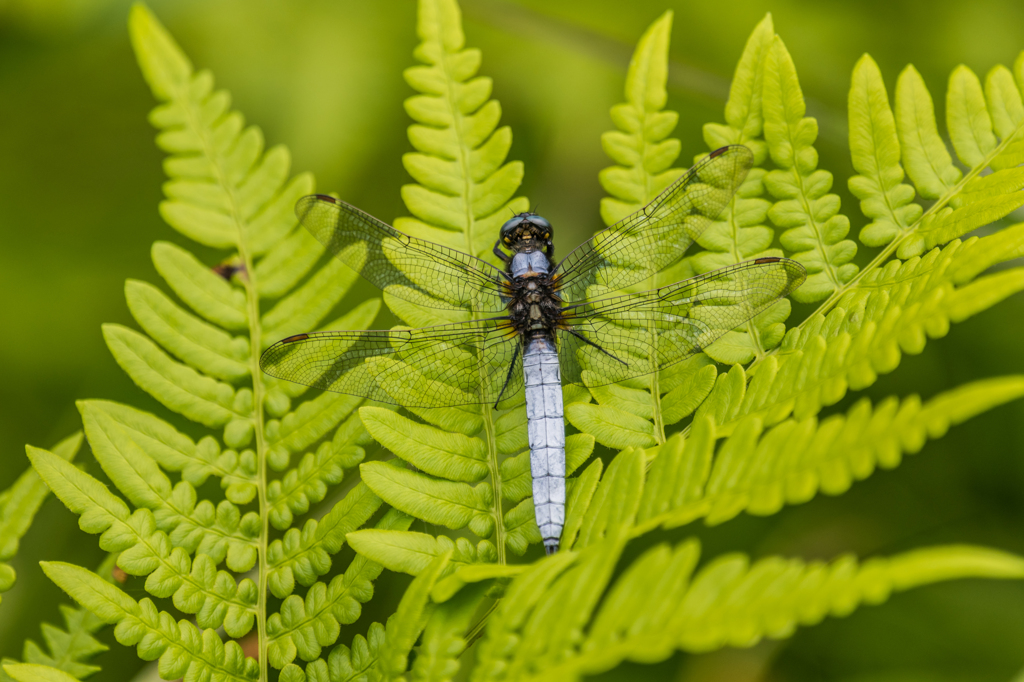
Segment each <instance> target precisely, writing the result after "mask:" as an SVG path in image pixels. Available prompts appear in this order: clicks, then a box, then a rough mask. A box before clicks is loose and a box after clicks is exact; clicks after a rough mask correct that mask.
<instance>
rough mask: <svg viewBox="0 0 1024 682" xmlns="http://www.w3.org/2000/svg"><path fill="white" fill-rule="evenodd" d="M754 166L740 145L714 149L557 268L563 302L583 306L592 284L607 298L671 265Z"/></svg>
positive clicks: (726, 202) (698, 234)
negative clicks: (579, 303) (645, 203)
mask: <svg viewBox="0 0 1024 682" xmlns="http://www.w3.org/2000/svg"><path fill="white" fill-rule="evenodd" d="M753 163H754V156H753V154H752V153H751V152H750V150H749V149H747V148H746V147H744V146H742V145H733V146H730V147H722V148H721V149H717V150H715V151H713V152H711V154H710V155H708V156H707V157H705V158H704V159H703V160H701V161H700V163H698V164H696V165H695V166H694V167H693V168H691V169H690V170H689V171H687V172H686V173H684V174H683V175H682V176H681V177H680V178H679V179H678V180H676V181H675V182H673V183H672V184H671V185H669V186H668V187H667V188H666V189H665V191H663V192H662V193H661V194H659V195H658V196H657V197H656V198H655V199H654V201H652V202H651V203H649V204H647V206H644V207H643V208H642V209H641V210H639V211H637V212H636V213H634V214H633V215H631V216H628V217H626V218H624V219H622V220H621V221H619V222H618V223H615V224H614V225H612V226H611V227H608V228H607V229H605V230H602V231H601V232H598V233H597V234H596V235H594V236H593V237H592V238H591V239H589V240H588V241H586V242H583V244H581V245H580V246H578V247H577V248H576V249H575V250H573V251H572V253H570V254H569V255H568V256H566V257H565V258H564V259H563V260H562V262H561V263H559V264H558V269H557V270H556V272H557V273H559V274H558V280H557V281H558V283H559V287H560V289H561V292H562V298H563V300H566V301H570V302H574V303H575V302H580V301H584V300H586V299H587V298H588V292H587V290H588V288H589V287H591V286H592V285H595V284H597V285H601V287H603V290H605V291H607V293H609V294H611V293H614V292H615V291H618V290H621V289H625V288H626V287H629V286H632V285H634V284H637V283H638V282H642V281H643V280H645V279H648V278H649V277H651V276H653V275H655V274H657V273H658V272H661V271H662V270H664V269H665V268H667V267H669V266H671V265H672V264H674V263H675V262H676V261H678V260H679V259H680V258H681V257H682V256H683V253H684V252H685V251H686V249H688V248H689V247H690V245H691V244H693V242H694V241H695V240H696V239H697V238H698V237H699V236H700V234H701V233H702V232H703V231H704V230H705V229H706V228H707V226H708V225H710V224H711V222H712V221H714V220H715V219H716V218H717V217H718V216H719V214H720V213H721V212H722V210H723V209H724V208H725V207H726V206H727V205H728V203H729V201H731V200H732V196H733V194H735V192H736V190H737V189H738V188H739V186H740V184H741V183H742V182H743V179H744V178H745V177H746V176H747V171H749V170H750V168H751V166H752V165H753ZM590 297H593V296H590Z"/></svg>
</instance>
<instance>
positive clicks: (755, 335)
mask: <svg viewBox="0 0 1024 682" xmlns="http://www.w3.org/2000/svg"><path fill="white" fill-rule="evenodd" d="M737 200H738V199H737V196H736V195H735V194H733V195H732V198H731V199H729V231H730V232H731V233H732V238H731V239H730V240H729V255H730V256H732V262H733V263H739V262H741V261H743V260H745V258H746V257H745V256H744V255H743V254H742V253H741V252H740V248H739V243H740V229H741V228H740V226H739V225H738V224H737V223H736V201H737ZM746 327H747V334H748V335H749V336H750V339H751V341H752V342H753V343H752V345H753V346H754V361H755V362H756V361H758V360H761V359H762V358H764V354H765V351H764V346H763V344H762V343H761V330H759V329H758V328H757V325H756V324H754V320H747V324H746Z"/></svg>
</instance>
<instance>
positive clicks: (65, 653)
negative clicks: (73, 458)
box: [0, 434, 115, 682]
mask: <svg viewBox="0 0 1024 682" xmlns="http://www.w3.org/2000/svg"><path fill="white" fill-rule="evenodd" d="M79 440H81V438H80V434H79ZM59 447H60V446H58V447H56V448H54V450H58V449H59ZM114 559H115V556H114V555H109V556H108V557H107V558H106V560H104V561H103V563H102V564H101V565H100V567H99V569H98V571H99V574H100V575H105V576H108V579H112V569H113V567H114ZM60 613H61V617H62V618H63V620H64V628H63V629H61V628H59V627H57V626H54V625H50V624H49V623H43V624H42V625H41V627H40V630H41V631H42V635H43V642H44V644H45V649H44V648H43V647H41V646H40V645H38V644H36V643H35V642H34V641H32V640H31V639H26V640H25V645H24V648H23V651H22V654H21V657H22V660H23V661H24V662H25V663H26V664H31V665H37V666H44V667H46V668H47V669H55V670H58V671H62V672H64V673H67V674H69V675H72V676H73V677H74V678H75V679H85V678H87V677H89V676H91V675H93V674H94V673H96V672H99V670H100V668H99V667H98V666H95V665H91V664H89V663H88V662H87V661H88V660H89V659H91V658H92V657H93V656H95V655H96V654H98V653H101V652H103V651H106V650H107V646H106V645H105V644H103V643H102V642H100V641H99V640H98V639H96V637H95V634H96V632H97V631H99V630H100V629H101V628H102V627H104V625H105V623H104V622H103V621H102V620H100V619H99V618H97V617H96V616H95V615H93V614H92V613H91V612H90V611H88V610H87V609H83V608H72V607H71V606H67V605H65V604H61V605H60ZM12 663H16V661H14V660H13V659H7V658H5V659H3V661H2V664H3V665H0V682H11V680H12V679H16V678H12V677H10V676H9V675H8V674H5V672H4V670H5V668H6V667H7V666H8V665H10V664H12Z"/></svg>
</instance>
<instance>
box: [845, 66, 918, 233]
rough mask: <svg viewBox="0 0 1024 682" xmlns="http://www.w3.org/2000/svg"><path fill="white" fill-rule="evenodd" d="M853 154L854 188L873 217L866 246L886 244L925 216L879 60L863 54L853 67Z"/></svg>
mask: <svg viewBox="0 0 1024 682" xmlns="http://www.w3.org/2000/svg"><path fill="white" fill-rule="evenodd" d="M849 116H850V155H851V157H852V159H853V167H854V168H856V169H857V172H858V173H859V175H855V176H853V177H852V178H850V180H849V186H850V192H852V193H853V194H854V196H856V197H857V198H858V199H860V210H861V212H863V213H864V215H866V216H867V217H868V218H871V220H872V222H871V223H869V224H867V225H865V226H864V228H863V229H862V230H861V232H860V240H861V241H862V242H863V243H864V244H866V245H867V246H883V245H885V244H888V243H889V242H891V241H892V240H893V239H895V238H896V236H897V235H899V234H900V233H901V232H905V231H906V230H908V229H909V228H910V226H911V225H913V224H914V223H915V222H916V221H917V219H918V218H920V217H921V214H922V213H923V209H922V208H921V206H920V205H918V204H915V203H913V200H914V188H913V187H911V186H910V185H908V184H905V183H904V182H903V178H904V174H903V167H902V166H900V141H899V138H898V137H897V135H896V119H895V117H894V116H893V113H892V110H891V109H890V108H889V97H888V95H887V94H886V92H885V83H884V82H883V81H882V73H881V71H879V69H878V65H877V64H875V61H874V60H873V59H872V58H871V57H870V56H869V55H864V56H863V57H861V58H860V60H859V61H858V62H857V65H856V66H854V67H853V78H852V82H851V84H850V102H849Z"/></svg>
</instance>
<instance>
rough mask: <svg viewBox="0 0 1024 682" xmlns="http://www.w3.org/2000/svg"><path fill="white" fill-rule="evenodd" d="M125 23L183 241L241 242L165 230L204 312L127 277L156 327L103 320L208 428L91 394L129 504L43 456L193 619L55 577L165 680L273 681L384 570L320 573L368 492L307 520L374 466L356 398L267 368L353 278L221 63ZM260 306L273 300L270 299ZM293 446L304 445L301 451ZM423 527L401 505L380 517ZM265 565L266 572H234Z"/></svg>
mask: <svg viewBox="0 0 1024 682" xmlns="http://www.w3.org/2000/svg"><path fill="white" fill-rule="evenodd" d="M130 23H131V26H130V27H131V33H132V40H133V44H134V46H135V48H136V52H137V53H138V55H139V62H140V65H141V66H142V69H143V73H144V75H145V76H146V79H147V81H148V82H149V84H150V86H151V87H152V89H153V92H154V94H155V95H156V96H157V98H158V99H160V100H161V101H163V102H164V103H163V104H162V105H161V106H159V107H158V108H157V109H156V110H155V111H154V112H153V115H152V117H151V120H152V122H153V123H154V125H156V126H157V127H158V128H160V129H161V131H162V132H161V133H160V135H159V137H158V144H159V145H160V147H161V148H163V149H164V150H165V151H167V152H169V154H170V157H169V158H168V160H167V162H166V164H165V168H166V170H167V172H168V174H169V175H170V177H171V180H170V181H169V182H168V183H167V185H166V186H165V191H166V194H167V197H168V199H167V201H165V202H164V203H163V204H162V205H161V213H162V215H163V216H164V218H165V219H166V220H167V222H168V223H170V224H171V226H172V227H174V228H175V229H177V230H178V231H179V232H181V233H182V234H183V235H185V236H186V237H189V238H191V239H193V240H194V241H197V242H199V243H200V244H203V245H205V246H207V247H212V248H215V249H224V250H227V252H228V253H227V258H226V259H225V260H224V261H223V263H222V264H221V265H219V266H218V267H216V268H213V269H211V268H210V267H209V266H208V265H205V264H203V263H202V262H200V260H199V259H198V258H197V257H196V256H194V255H193V254H191V253H190V252H189V251H187V250H186V249H184V248H182V247H180V246H177V245H173V244H169V243H163V242H158V243H157V244H156V245H155V246H154V248H153V261H154V264H155V265H156V268H157V271H158V272H159V273H160V274H161V275H162V276H163V277H164V279H165V281H166V283H167V284H168V286H169V287H170V289H171V290H172V291H173V292H174V293H175V294H176V295H177V298H178V299H179V300H180V301H181V302H182V303H184V304H185V305H186V306H188V308H190V309H191V310H189V309H187V308H185V307H182V305H180V304H179V303H177V302H175V301H174V300H173V299H172V298H171V297H170V296H168V295H167V294H165V293H163V292H162V291H161V290H160V289H159V288H158V287H155V286H152V285H150V284H147V283H144V282H135V281H129V282H128V283H127V285H126V288H125V289H126V297H127V299H128V305H129V309H130V310H131V312H132V314H133V316H134V317H135V319H136V321H137V322H138V323H139V325H140V326H141V327H142V329H143V330H144V331H145V332H146V333H145V334H142V333H139V332H136V331H133V330H131V329H128V328H125V327H120V326H116V325H108V326H106V327H105V328H104V336H105V338H106V339H107V343H108V345H109V347H110V349H111V352H112V353H113V354H114V357H115V358H116V359H117V361H118V363H119V364H120V365H121V367H122V368H123V369H124V370H125V371H126V372H127V373H128V374H129V376H131V378H132V379H133V380H134V381H135V383H136V384H138V385H139V386H140V387H141V388H143V389H144V390H146V391H147V392H148V393H150V394H151V395H152V396H153V397H154V398H156V399H157V400H158V401H160V402H161V403H162V404H163V405H165V406H166V407H167V408H169V409H170V410H172V411H176V412H178V413H180V414H182V415H183V416H185V417H187V418H188V419H190V420H192V421H194V422H196V423H198V424H200V425H202V426H205V427H206V428H207V429H208V430H209V432H208V434H207V435H205V436H203V437H202V438H201V439H200V440H198V441H194V440H193V439H191V438H189V437H188V436H186V435H184V434H182V433H180V432H179V431H177V430H176V429H174V428H173V427H172V426H171V425H170V424H168V423H167V422H166V421H164V420H162V419H161V418H159V417H157V416H156V415H153V414H149V413H146V412H142V411H140V410H138V409H135V408H132V407H129V406H127V405H120V404H116V403H111V402H107V401H97V400H91V401H83V402H81V403H80V406H79V407H80V410H81V413H82V418H83V422H84V423H85V429H86V435H87V437H88V438H89V442H90V445H91V446H92V449H93V452H94V454H95V456H96V459H97V461H98V462H99V463H100V465H101V466H102V467H103V469H104V472H105V473H106V474H107V476H109V478H110V479H111V481H112V482H113V483H114V484H115V485H116V486H117V488H118V490H119V491H120V492H122V493H123V494H124V495H125V496H126V497H127V499H128V501H129V502H130V503H131V505H132V506H133V507H134V508H135V509H134V511H133V510H132V509H131V508H130V507H129V506H128V505H127V504H125V502H124V501H122V500H121V499H120V498H119V497H117V496H116V495H114V494H112V493H111V492H110V491H108V490H107V489H106V488H105V487H104V486H103V485H102V484H100V483H99V482H98V481H96V480H95V479H94V478H92V477H91V476H89V475H88V474H86V473H84V472H81V471H79V470H77V469H75V468H74V467H71V466H70V465H68V464H67V463H66V462H64V461H63V460H62V459H60V458H59V457H56V456H54V455H51V454H49V453H45V452H36V453H31V454H30V456H31V457H32V459H33V463H34V465H35V467H36V470H37V471H38V472H39V473H40V475H41V476H42V477H43V478H44V480H46V482H47V483H48V484H49V486H50V487H51V488H52V489H53V490H54V491H55V492H56V494H57V495H58V497H60V498H61V500H62V501H63V502H64V503H65V505H67V506H68V507H69V508H70V509H71V510H72V511H74V512H76V513H78V514H80V515H81V516H82V518H81V521H80V524H81V526H82V528H83V529H84V530H86V531H87V532H92V533H102V535H101V538H100V544H101V546H103V547H104V548H105V549H107V550H109V551H114V552H119V553H120V554H119V556H118V565H119V566H120V567H121V568H122V569H124V571H125V572H127V573H128V574H129V575H135V576H145V577H146V582H145V588H146V591H148V592H149V593H150V594H151V595H152V596H153V597H154V598H156V599H157V600H163V599H166V598H171V602H170V604H173V607H174V609H176V610H177V611H179V612H181V613H184V614H194V618H195V623H196V625H193V624H192V623H191V622H190V621H189V620H181V621H178V622H177V623H176V622H175V617H174V616H173V615H172V613H171V612H169V611H167V610H161V609H162V608H163V607H161V606H159V605H158V604H160V603H162V602H154V601H152V600H151V599H150V598H145V599H142V600H141V601H136V600H135V599H133V598H131V597H129V596H128V595H127V594H125V593H124V592H122V591H121V590H120V589H119V588H117V587H116V586H113V585H109V584H107V583H105V582H103V581H102V580H101V579H100V578H99V577H98V576H96V575H95V574H93V573H91V572H89V571H87V570H85V569H82V568H78V567H74V566H71V565H67V564H57V563H51V564H47V565H46V566H45V570H46V571H47V574H48V575H49V576H50V577H51V578H52V579H53V580H54V581H55V582H57V584H59V585H60V586H61V587H62V588H64V589H65V590H66V591H67V592H68V593H69V594H71V596H72V597H74V598H75V599H76V600H78V601H79V602H80V603H82V604H83V605H85V606H86V607H87V608H89V609H90V610H92V611H93V612H94V613H96V614H97V615H99V616H100V617H101V618H102V619H103V620H105V621H106V622H108V623H116V624H117V626H118V627H117V629H116V631H115V634H116V636H117V637H118V640H119V641H120V642H121V643H123V644H128V645H136V644H137V645H138V647H139V653H140V655H141V656H142V657H143V658H147V659H150V658H156V657H159V658H160V668H161V674H162V675H163V676H164V677H165V678H167V679H172V678H175V677H181V676H182V675H186V676H190V677H191V676H197V677H207V676H211V675H212V676H214V677H219V678H222V679H238V680H244V679H266V678H267V672H266V670H267V665H268V664H269V665H272V666H275V667H278V668H280V667H283V666H284V665H286V664H288V663H289V662H290V661H291V660H293V659H294V658H295V657H296V656H302V657H303V658H305V659H307V660H315V659H316V658H318V657H319V656H320V653H321V648H322V647H323V646H329V645H331V644H333V643H334V642H335V640H336V639H337V637H338V634H339V624H340V623H350V622H353V621H355V620H356V619H357V618H358V617H359V613H360V610H361V609H360V604H361V603H362V602H365V601H367V600H368V599H369V598H370V597H371V596H372V594H373V590H372V581H373V580H374V579H375V578H376V577H377V575H378V574H379V573H380V571H381V567H380V566H379V565H378V564H374V563H373V562H370V561H368V560H366V559H363V558H361V557H360V558H357V559H356V560H355V561H353V562H352V563H351V564H350V566H349V567H348V570H346V571H345V572H344V573H343V574H339V575H337V576H335V577H334V578H333V579H332V580H331V581H330V582H329V583H326V582H322V581H320V580H319V578H320V576H322V575H324V574H326V573H327V572H328V571H329V570H330V569H331V566H332V556H333V555H334V554H336V553H337V552H338V551H339V550H340V548H341V546H342V544H343V543H344V539H345V534H346V533H347V532H349V531H351V530H353V529H355V528H358V527H359V526H361V525H363V524H364V523H365V522H366V521H367V520H368V519H369V518H370V517H371V516H372V515H373V514H374V513H375V512H376V510H377V509H378V507H379V506H380V503H381V502H380V498H378V497H377V496H376V495H374V494H373V493H372V492H370V491H369V489H367V488H366V486H365V485H362V484H360V485H357V486H356V487H355V488H353V489H351V490H350V491H349V492H348V494H347V495H345V496H344V497H343V498H342V499H340V500H339V501H337V502H336V504H334V507H333V509H332V510H331V511H330V512H329V513H328V514H327V515H326V516H324V517H323V518H321V519H320V520H319V521H317V520H312V519H310V520H308V521H306V522H305V524H304V525H303V526H302V527H301V528H297V527H292V526H293V523H294V521H295V517H296V516H301V515H303V514H305V513H306V512H308V511H309V510H310V507H311V505H314V504H317V503H319V502H320V501H322V500H324V499H325V497H326V496H327V491H328V488H329V487H331V486H336V485H337V484H338V483H340V482H341V480H342V478H343V476H344V475H345V472H346V470H352V469H354V467H355V466H356V465H357V464H359V463H360V462H361V461H362V459H363V457H364V450H363V448H362V446H365V445H368V444H369V443H370V442H371V441H370V440H369V438H368V436H367V434H366V431H365V430H364V428H363V426H362V423H361V421H360V420H359V418H358V415H356V414H355V412H354V411H355V409H356V407H357V406H358V404H359V402H360V401H359V400H358V399H355V398H352V397H350V396H341V395H336V394H326V395H315V396H305V395H304V392H305V391H304V389H303V388H302V387H298V386H295V385H293V384H283V383H280V382H275V381H273V380H272V379H269V378H267V377H265V376H264V375H263V374H262V373H261V372H260V371H259V369H258V358H259V354H260V352H261V351H262V349H263V348H264V347H266V346H267V345H269V344H270V343H272V342H273V341H275V340H277V339H278V338H279V337H280V336H283V335H286V334H289V333H294V332H296V331H299V330H305V329H309V328H311V327H315V326H316V325H318V324H320V323H321V322H322V321H323V319H324V318H325V317H326V316H327V315H328V314H329V313H330V311H331V309H332V308H333V307H334V306H335V304H337V303H338V301H340V299H341V298H342V297H343V296H344V295H345V293H346V292H347V291H348V289H349V288H350V286H351V284H352V282H353V281H354V280H355V277H356V275H355V273H353V272H352V271H351V270H350V269H348V268H346V267H345V266H344V265H343V264H341V263H340V262H338V261H336V260H330V261H328V262H327V263H326V264H325V265H323V266H322V267H319V268H317V267H315V266H316V263H317V261H318V260H319V259H320V258H321V255H322V249H321V248H320V246H319V245H318V244H317V243H316V241H315V240H313V239H312V237H311V236H310V235H309V234H308V233H307V232H306V231H305V230H303V229H301V228H299V227H298V226H297V221H296V220H295V218H294V213H293V207H294V204H295V201H296V200H297V199H298V198H299V197H300V196H302V195H305V194H308V193H309V192H311V191H312V189H313V181H312V178H311V177H310V176H309V175H308V174H307V175H299V176H297V177H295V178H292V179H290V180H289V178H288V166H289V160H288V153H287V151H286V150H285V149H284V148H283V147H276V148H273V149H270V150H268V151H264V150H263V141H262V135H261V133H260V131H259V129H257V128H255V127H251V126H250V127H245V126H244V123H243V119H242V117H241V116H240V115H239V114H238V113H237V112H233V111H231V110H230V109H229V98H228V96H227V94H226V93H225V92H223V91H214V90H213V79H212V77H211V76H210V74H209V73H207V72H200V73H194V72H193V69H192V66H191V65H190V64H189V62H188V60H187V58H186V57H185V56H184V55H183V54H182V53H181V51H180V49H179V48H178V47H177V46H176V45H175V44H174V42H173V41H172V39H171V38H170V37H169V36H168V35H167V34H166V32H165V31H164V30H163V28H162V27H161V26H160V25H159V24H158V23H157V22H156V20H155V19H154V18H153V17H152V15H150V14H149V12H148V11H147V10H145V9H144V8H142V7H141V6H137V7H136V8H134V9H133V11H132V17H131V22H130ZM265 301H266V302H272V305H269V306H266V307H267V308H268V309H266V310H264V306H263V302H265ZM379 305H380V301H379V300H372V301H368V302H366V303H363V304H361V305H359V306H356V307H355V308H353V309H352V310H351V311H350V312H349V313H348V314H346V315H345V316H344V317H342V318H341V319H339V320H336V321H334V322H332V323H331V326H332V327H337V326H341V327H347V328H364V327H366V326H368V325H369V323H370V322H371V321H372V320H373V318H374V317H375V316H376V314H377V311H378V309H379ZM303 398H305V399H304V400H303ZM303 453H305V454H303ZM293 455H302V456H301V457H300V458H299V460H298V461H297V462H293ZM275 471H276V472H281V473H280V475H279V476H274V475H273V474H272V472H275ZM169 473H170V474H175V475H176V476H177V477H178V478H179V480H178V481H177V482H174V481H173V480H172V479H171V477H170V476H169V475H168V474H169ZM211 477H212V478H213V479H215V480H219V483H220V487H221V488H222V490H223V491H224V493H223V494H224V498H225V499H221V500H219V501H216V500H202V499H199V497H198V494H197V490H196V489H197V487H198V486H200V485H203V484H204V483H205V482H206V481H207V480H208V479H210V478H211ZM410 522H411V519H410V518H409V517H406V516H405V515H403V514H401V513H399V512H392V513H390V514H387V515H385V516H384V517H383V519H382V520H381V521H380V525H381V526H382V527H384V528H392V529H393V528H405V527H408V524H409V523H410ZM272 529H273V530H272ZM275 531H282V532H283V533H279V537H277V538H275V537H274V536H273V533H274V532H275ZM221 564H224V566H225V568H226V569H227V570H223V569H219V566H220V565H221ZM254 568H255V569H257V572H256V573H255V574H254V578H255V579H252V578H249V577H244V578H241V579H239V577H238V576H239V574H244V573H246V572H248V571H250V570H252V569H254ZM296 583H299V585H301V586H303V587H304V588H307V589H306V590H305V596H304V598H303V597H302V596H300V595H297V594H294V592H295V590H296ZM270 594H273V595H274V596H275V597H277V598H279V599H283V602H282V603H281V607H280V611H279V612H278V613H273V610H272V609H271V608H270V607H269V604H268V597H269V595H270ZM170 604H168V607H169V606H170ZM197 626H198V627H197ZM221 627H222V628H223V629H224V631H225V632H226V633H227V635H228V636H229V637H232V638H235V639H237V638H240V637H243V636H245V635H246V634H247V633H249V632H250V631H251V630H253V629H255V630H256V631H257V633H258V642H259V652H260V654H259V657H258V660H257V659H254V658H246V657H245V656H244V655H243V654H242V652H241V649H240V648H239V646H238V645H237V643H235V642H233V641H228V642H227V643H226V644H225V643H223V642H221V639H220V636H219V635H217V634H216V632H215V630H214V629H215V628H221Z"/></svg>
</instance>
